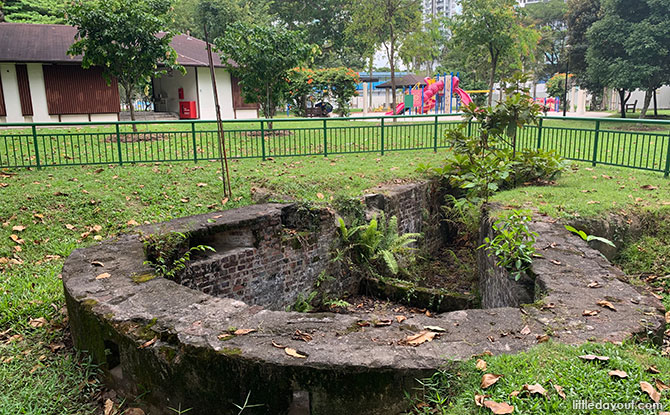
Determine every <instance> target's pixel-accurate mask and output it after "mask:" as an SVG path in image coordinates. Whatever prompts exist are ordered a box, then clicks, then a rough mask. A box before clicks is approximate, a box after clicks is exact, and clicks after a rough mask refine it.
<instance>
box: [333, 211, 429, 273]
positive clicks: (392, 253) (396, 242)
mask: <svg viewBox="0 0 670 415" xmlns="http://www.w3.org/2000/svg"><path fill="white" fill-rule="evenodd" d="M339 222H340V237H341V238H342V242H343V244H344V245H345V251H346V252H350V253H351V254H352V259H353V260H354V262H355V263H357V264H359V265H364V266H366V267H368V268H369V269H370V270H374V269H375V268H378V265H380V264H383V269H384V271H389V272H390V273H391V274H393V275H396V274H397V273H398V271H399V265H398V262H399V260H400V259H401V258H403V257H407V256H408V255H410V253H411V251H412V248H411V245H412V244H413V243H414V242H416V241H417V239H418V238H420V237H421V234H420V233H405V234H402V235H399V234H398V218H397V217H395V216H392V217H391V218H390V219H389V220H388V221H387V220H386V216H385V215H384V213H383V212H382V213H381V214H380V215H379V217H378V218H377V217H376V218H373V219H372V220H370V222H369V223H367V224H365V225H359V226H354V227H352V228H347V226H346V224H345V223H344V220H342V219H341V218H340V219H339ZM339 257H341V255H339Z"/></svg>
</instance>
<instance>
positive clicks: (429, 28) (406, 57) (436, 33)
mask: <svg viewBox="0 0 670 415" xmlns="http://www.w3.org/2000/svg"><path fill="white" fill-rule="evenodd" d="M442 27H443V22H442V21H440V20H439V19H435V20H431V21H429V22H427V23H425V24H424V25H423V27H422V28H421V29H420V30H417V31H415V32H413V33H411V34H410V35H409V36H407V38H406V39H405V41H404V42H403V43H402V45H401V47H400V51H399V55H400V59H402V61H403V62H404V63H405V65H407V67H410V66H411V70H413V71H419V70H421V67H422V66H424V65H425V66H426V70H427V71H428V73H432V72H433V63H434V62H435V61H436V60H437V58H439V57H440V54H441V52H442V49H443V48H444V45H445V44H446V42H447V35H446V33H444V32H443V31H442Z"/></svg>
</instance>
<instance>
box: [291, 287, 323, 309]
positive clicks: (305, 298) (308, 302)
mask: <svg viewBox="0 0 670 415" xmlns="http://www.w3.org/2000/svg"><path fill="white" fill-rule="evenodd" d="M317 295H319V292H318V291H312V292H310V293H309V294H308V295H304V294H303V293H300V294H298V298H296V300H295V302H294V303H293V305H291V306H289V307H288V311H296V312H298V313H309V312H310V311H313V310H314V306H313V305H312V301H314V299H315V298H316V296H317Z"/></svg>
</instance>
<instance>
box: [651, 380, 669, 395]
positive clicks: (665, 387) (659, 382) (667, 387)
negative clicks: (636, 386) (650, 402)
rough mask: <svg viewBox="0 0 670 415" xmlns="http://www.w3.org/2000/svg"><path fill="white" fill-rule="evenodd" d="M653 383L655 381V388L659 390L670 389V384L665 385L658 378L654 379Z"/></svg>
mask: <svg viewBox="0 0 670 415" xmlns="http://www.w3.org/2000/svg"><path fill="white" fill-rule="evenodd" d="M654 383H656V388H657V389H658V390H659V392H663V391H666V390H668V389H670V385H666V384H665V383H663V382H662V381H661V380H659V379H656V380H655V382H654Z"/></svg>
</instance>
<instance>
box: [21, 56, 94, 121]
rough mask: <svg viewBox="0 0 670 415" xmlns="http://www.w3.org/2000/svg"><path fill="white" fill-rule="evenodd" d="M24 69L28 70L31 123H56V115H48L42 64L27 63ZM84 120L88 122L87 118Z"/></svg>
mask: <svg viewBox="0 0 670 415" xmlns="http://www.w3.org/2000/svg"><path fill="white" fill-rule="evenodd" d="M26 67H27V69H28V83H29V84H30V99H31V100H32V102H33V122H51V121H58V116H57V115H55V116H50V115H49V108H48V107H47V94H46V88H45V86H44V72H42V64H41V63H29V64H27V65H26ZM86 120H87V121H88V117H87V118H86Z"/></svg>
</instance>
